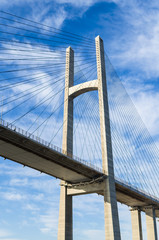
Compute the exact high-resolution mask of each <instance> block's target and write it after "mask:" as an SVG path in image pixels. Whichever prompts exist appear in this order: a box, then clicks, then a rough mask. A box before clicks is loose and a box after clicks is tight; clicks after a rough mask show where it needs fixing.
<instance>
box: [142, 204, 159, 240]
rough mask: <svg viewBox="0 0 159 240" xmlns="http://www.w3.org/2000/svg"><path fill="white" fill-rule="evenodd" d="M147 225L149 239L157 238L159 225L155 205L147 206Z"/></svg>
mask: <svg viewBox="0 0 159 240" xmlns="http://www.w3.org/2000/svg"><path fill="white" fill-rule="evenodd" d="M145 213H146V226H147V240H157V226H156V215H155V209H154V207H153V206H150V207H146V208H145Z"/></svg>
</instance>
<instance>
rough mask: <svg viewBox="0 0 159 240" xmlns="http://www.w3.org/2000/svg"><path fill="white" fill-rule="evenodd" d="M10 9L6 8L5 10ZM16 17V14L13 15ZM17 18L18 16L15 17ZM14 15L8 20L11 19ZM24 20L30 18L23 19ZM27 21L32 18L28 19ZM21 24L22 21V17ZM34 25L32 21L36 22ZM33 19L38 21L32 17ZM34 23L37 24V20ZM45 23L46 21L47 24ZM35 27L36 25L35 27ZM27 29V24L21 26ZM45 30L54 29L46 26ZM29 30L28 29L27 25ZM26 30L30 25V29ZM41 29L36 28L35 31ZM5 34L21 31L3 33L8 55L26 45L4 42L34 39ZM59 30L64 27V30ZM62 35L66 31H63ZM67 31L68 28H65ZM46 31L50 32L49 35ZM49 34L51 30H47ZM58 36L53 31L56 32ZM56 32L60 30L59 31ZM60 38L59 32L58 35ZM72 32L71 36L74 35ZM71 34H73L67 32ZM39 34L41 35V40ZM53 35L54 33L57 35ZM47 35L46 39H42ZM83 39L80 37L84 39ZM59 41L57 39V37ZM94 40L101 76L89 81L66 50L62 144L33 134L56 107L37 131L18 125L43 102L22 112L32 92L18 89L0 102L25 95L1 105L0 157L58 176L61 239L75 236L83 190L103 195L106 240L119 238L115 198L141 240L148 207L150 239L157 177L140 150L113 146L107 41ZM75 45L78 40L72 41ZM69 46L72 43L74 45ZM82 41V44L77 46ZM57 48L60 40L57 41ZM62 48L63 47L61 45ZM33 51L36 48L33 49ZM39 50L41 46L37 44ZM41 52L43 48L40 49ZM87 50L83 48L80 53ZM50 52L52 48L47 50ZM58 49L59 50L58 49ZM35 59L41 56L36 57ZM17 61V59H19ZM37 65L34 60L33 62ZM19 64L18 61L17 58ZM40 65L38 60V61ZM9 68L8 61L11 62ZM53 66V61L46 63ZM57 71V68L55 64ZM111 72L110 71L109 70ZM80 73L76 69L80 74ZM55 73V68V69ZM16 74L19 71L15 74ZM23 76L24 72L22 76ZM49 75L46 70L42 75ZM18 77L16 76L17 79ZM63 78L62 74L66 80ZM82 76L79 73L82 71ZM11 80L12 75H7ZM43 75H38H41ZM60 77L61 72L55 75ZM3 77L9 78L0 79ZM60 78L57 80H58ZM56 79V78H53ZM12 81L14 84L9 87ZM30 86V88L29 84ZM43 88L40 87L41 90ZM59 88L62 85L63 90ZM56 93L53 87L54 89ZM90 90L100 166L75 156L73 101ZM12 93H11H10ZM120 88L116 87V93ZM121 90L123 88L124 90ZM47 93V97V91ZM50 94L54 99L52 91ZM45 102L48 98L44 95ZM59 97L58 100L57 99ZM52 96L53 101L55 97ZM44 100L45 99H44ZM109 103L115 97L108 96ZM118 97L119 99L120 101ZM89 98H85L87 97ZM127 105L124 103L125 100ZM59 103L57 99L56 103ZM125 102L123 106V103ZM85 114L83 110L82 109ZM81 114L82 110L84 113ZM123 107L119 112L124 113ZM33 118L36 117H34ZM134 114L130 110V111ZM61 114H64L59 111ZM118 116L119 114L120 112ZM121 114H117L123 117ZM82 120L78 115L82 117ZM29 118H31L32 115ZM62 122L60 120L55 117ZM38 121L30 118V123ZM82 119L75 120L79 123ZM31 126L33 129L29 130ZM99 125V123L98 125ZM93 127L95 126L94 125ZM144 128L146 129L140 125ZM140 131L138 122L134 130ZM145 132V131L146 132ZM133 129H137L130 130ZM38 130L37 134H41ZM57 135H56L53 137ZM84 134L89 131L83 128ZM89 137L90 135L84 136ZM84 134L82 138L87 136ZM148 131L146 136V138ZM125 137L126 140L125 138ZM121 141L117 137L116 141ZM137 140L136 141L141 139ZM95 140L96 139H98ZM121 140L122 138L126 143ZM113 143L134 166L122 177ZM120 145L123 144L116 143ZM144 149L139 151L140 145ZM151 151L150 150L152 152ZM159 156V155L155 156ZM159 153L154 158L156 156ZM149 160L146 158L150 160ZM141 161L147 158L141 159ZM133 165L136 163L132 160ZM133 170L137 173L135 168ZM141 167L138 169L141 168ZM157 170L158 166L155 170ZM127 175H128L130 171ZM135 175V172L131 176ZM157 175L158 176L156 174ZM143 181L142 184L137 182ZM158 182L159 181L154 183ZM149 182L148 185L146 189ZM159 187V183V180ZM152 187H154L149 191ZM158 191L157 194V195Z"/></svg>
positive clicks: (157, 209) (157, 208) (158, 201)
mask: <svg viewBox="0 0 159 240" xmlns="http://www.w3.org/2000/svg"><path fill="white" fill-rule="evenodd" d="M3 14H6V13H3ZM11 16H12V15H11ZM13 17H15V16H13ZM3 19H5V21H8V18H6V17H3ZM11 20H12V19H10V21H11ZM23 20H25V21H26V19H23ZM14 21H15V22H18V20H17V19H16V20H15V19H14ZM27 21H29V20H27ZM18 23H19V22H18ZM32 24H33V23H32ZM34 24H35V22H34ZM2 25H4V27H5V26H7V27H8V28H9V27H13V26H10V25H8V24H6V23H3V24H2ZM23 25H26V26H30V27H31V26H32V25H31V23H28V22H27V23H26V22H25V23H23ZM34 27H35V25H34ZM43 27H44V26H43ZM14 28H16V29H19V30H21V28H20V27H17V26H16V27H15V26H14ZM36 28H37V27H36ZM23 30H24V29H23ZM45 30H47V31H50V30H49V29H48V28H46V29H45ZM25 31H26V29H25ZM27 31H28V30H27ZM36 31H37V30H36ZM30 32H32V33H35V31H33V30H30ZM1 33H2V35H3V34H4V35H5V34H13V35H14V37H15V36H17V37H18V40H17V42H16V41H15V40H13V39H12V40H11V39H5V38H4V37H3V38H1V48H2V50H7V51H8V52H7V54H9V50H10V51H11V53H10V54H13V55H15V54H17V51H24V47H23V46H22V48H20V49H19V50H17V49H13V48H15V46H14V47H13V46H12V48H10V49H9V48H8V49H7V47H6V46H5V44H6V43H4V42H8V44H10V41H12V43H13V42H15V44H17V43H18V44H19V42H20V41H21V40H22V39H19V37H20V38H21V37H30V38H35V36H32V35H31V36H25V35H22V34H19V33H11V32H9V31H8V32H7V33H6V32H4V30H3V31H1ZM60 34H61V32H60ZM62 34H63V33H62ZM67 34H68V33H67ZM45 35H46V34H45ZM48 36H49V38H50V35H49V34H48ZM53 37H55V36H53ZM56 37H57V35H56ZM58 37H59V36H58ZM71 37H72V36H71ZM69 38H70V35H69ZM69 38H68V36H67V42H66V44H68V42H69V40H70V39H69ZM76 38H77V39H78V40H79V39H80V38H79V36H74V40H75V39H76ZM39 39H40V38H38V40H39ZM53 39H54V38H53ZM43 40H44V39H43ZM80 40H81V39H80ZM47 41H49V40H48V39H47ZM53 41H54V42H56V41H55V40H53ZM95 43H96V46H95V47H96V65H97V78H93V79H92V76H91V75H90V78H91V79H90V80H89V81H83V82H80V83H77V84H75V82H76V81H75V80H74V78H75V71H74V70H75V60H74V50H73V48H71V47H70V46H69V47H67V49H66V62H64V63H63V64H64V65H66V66H65V76H63V78H64V79H65V86H64V88H63V90H64V95H62V97H63V98H64V102H63V108H64V110H63V123H62V126H60V127H59V129H61V128H62V129H63V134H62V135H63V136H62V137H63V141H62V142H63V143H62V147H59V146H56V144H55V145H54V142H53V140H54V137H53V139H52V140H51V141H45V140H43V139H42V138H40V136H36V135H35V134H34V133H35V132H36V130H37V129H39V128H40V127H41V125H43V123H46V124H47V123H48V119H50V117H51V116H52V115H53V113H54V110H51V111H52V112H51V114H50V115H49V117H47V118H46V119H44V121H43V122H42V123H40V124H39V125H37V128H36V129H35V130H33V131H32V132H31V131H30V132H29V130H23V129H22V128H20V127H19V126H18V125H17V124H15V123H16V122H18V121H19V120H21V119H23V118H24V117H25V116H26V115H27V114H30V111H32V110H35V109H37V107H38V106H39V103H36V104H35V105H34V107H32V106H30V109H31V110H27V111H26V112H23V109H20V106H21V105H22V104H25V103H26V102H27V101H28V99H29V100H30V98H31V97H30V95H29V94H28V93H27V94H26V93H25V92H22V93H21V94H19V93H18V94H17V92H16V93H15V92H14V91H13V92H14V94H13V95H12V96H11V99H9V101H8V98H6V101H4V103H2V104H1V108H2V107H3V108H4V107H5V106H6V105H8V104H10V103H12V102H14V101H16V100H19V99H22V102H21V103H19V102H18V103H16V104H15V105H14V106H13V105H11V107H10V108H9V109H6V110H4V112H3V110H2V112H1V121H0V156H2V157H4V158H7V159H10V160H12V161H14V162H17V163H20V164H22V165H24V166H28V167H30V168H33V169H36V170H38V171H40V172H43V173H46V174H48V175H50V176H53V177H56V178H58V179H60V180H61V195H60V210H59V227H58V240H72V239H73V217H72V214H73V208H72V197H73V196H76V195H84V194H92V193H97V194H99V195H102V196H103V197H104V213H105V239H106V240H113V239H114V240H120V239H121V236H120V227H119V218H118V209H117V201H118V202H120V203H123V204H125V205H127V206H129V207H131V216H132V237H133V240H142V239H143V238H142V224H141V211H143V212H145V214H146V222H147V239H148V240H157V227H156V218H157V217H159V198H158V197H159V196H158V195H157V192H156V191H155V186H154V188H152V185H153V182H152V183H151V184H152V185H148V184H149V181H150V182H151V180H152V178H153V174H152V176H151V178H150V179H148V180H147V179H146V178H145V179H144V177H143V176H144V175H143V172H142V171H141V168H140V166H139V165H138V164H139V163H138V162H135V161H137V160H136V159H137V158H138V156H139V155H136V156H135V154H134V156H135V161H134V158H133V159H132V160H131V155H126V158H125V155H124V153H121V149H120V148H121V146H120V147H119V146H118V145H114V146H113V137H112V136H113V134H114V132H113V125H111V119H110V111H111V108H113V107H114V106H112V103H110V104H109V97H108V96H109V88H108V83H107V80H108V79H107V73H106V72H107V64H105V61H106V58H105V52H104V43H103V40H102V39H101V38H100V36H98V37H96V40H95ZM21 44H23V45H24V44H25V42H22V43H21ZM34 44H35V43H34V42H32V46H31V47H33V46H34ZM72 44H74V42H72ZM70 45H71V44H70ZM87 45H88V39H87ZM77 46H78V45H77ZM55 47H57V45H55ZM60 47H61V46H60ZM34 50H35V49H34ZM38 51H39V49H38ZM40 51H41V50H40ZM45 51H46V52H47V51H48V52H49V50H48V49H45ZM82 51H83V50H82V49H80V52H82ZM54 53H55V52H53V54H52V55H50V56H51V57H50V58H51V59H53V60H52V61H53V62H52V63H51V64H54V65H55V68H57V65H56V64H57V58H56V56H57V55H56V56H54ZM49 54H50V52H49ZM56 54H57V53H56ZM18 57H19V56H18ZM36 58H37V57H36ZM40 59H41V60H42V56H41V55H40ZM9 60H12V61H13V60H14V61H18V58H15V59H11V58H10V59H9ZM24 60H25V58H24V57H22V58H21V59H20V61H22V62H24ZM34 60H35V56H34V57H33V58H32V61H34ZM44 60H45V61H46V60H47V61H48V60H49V57H48V58H46V59H44ZM1 61H2V62H5V61H6V58H5V57H3V56H2V57H1ZM27 61H30V60H29V57H27ZM18 64H19V63H18ZM32 64H33V63H32ZM16 65H17V63H16ZM37 65H38V64H37ZM7 67H8V66H7ZM36 67H37V69H39V68H41V67H42V68H43V67H44V66H41V65H39V66H36ZM48 67H49V68H50V65H48ZM1 68H6V65H1ZM30 68H32V67H29V68H28V71H30ZM19 70H20V69H19V68H18V69H12V68H11V70H8V68H6V69H5V70H3V71H1V74H2V76H3V75H4V74H6V73H7V74H8V73H9V74H10V73H13V72H16V71H19ZM22 70H23V71H26V69H25V68H24V69H23V68H22ZM57 70H58V71H59V69H57ZM86 71H87V72H89V70H88V67H86ZM108 71H109V70H108ZM77 73H78V72H76V74H77ZM110 73H111V74H110V78H113V80H114V79H115V78H114V76H113V77H112V71H110ZM51 74H53V73H51ZM61 76H62V73H61V72H60V74H59V78H61ZM16 77H17V76H16ZM20 77H21V76H20ZM44 77H45V78H46V75H45V76H44ZM14 78H15V76H13V79H14ZM63 78H62V79H63ZM80 78H81V76H80ZM8 79H9V80H10V79H11V77H10V76H9V78H7V81H8ZM37 79H38V80H39V76H38V78H37ZM56 79H58V78H57V76H56ZM1 80H3V81H5V79H3V78H2V79H1ZM28 81H30V80H28V79H25V80H23V81H22V80H21V81H19V80H18V81H15V83H14V84H15V86H16V87H18V86H19V85H20V84H22V83H24V82H26V83H28ZM58 83H59V82H58ZM14 84H13V83H10V84H8V83H7V84H4V85H2V86H1V91H2V92H4V94H6V91H8V88H9V89H10V88H13V87H14ZM53 84H54V82H53ZM10 86H11V87H10ZM31 88H32V87H31ZM48 88H49V85H48V83H47V82H45V84H44V85H43V86H42V87H41V86H40V88H39V86H38V88H37V90H36V94H37V93H38V94H41V93H42V91H41V89H42V90H47V89H48ZM113 88H114V89H115V90H116V89H118V90H121V88H119V85H116V82H115V81H114V82H113ZM39 90H40V91H39ZM59 91H60V90H59ZM51 92H52V90H51ZM88 92H97V93H98V105H99V109H98V110H99V113H98V114H99V122H98V124H99V128H100V137H101V142H100V144H101V155H102V156H101V162H102V164H101V166H99V165H95V164H94V163H93V162H92V161H87V160H83V158H79V157H76V156H74V150H73V146H74V124H73V123H74V108H75V104H74V103H75V100H76V98H77V99H79V101H80V98H79V97H80V96H82V95H84V94H87V93H88ZM9 93H10V92H9ZM44 93H45V95H46V94H47V95H49V94H50V93H48V92H44ZM114 93H115V94H116V93H117V92H116V91H115V92H114ZM120 94H121V92H120ZM28 95H29V98H28V99H27V100H24V99H23V98H24V96H28ZM45 95H44V99H45V97H46V96H47V95H46V96H45ZM54 95H55V94H53V95H51V100H52V96H54ZM112 96H113V98H115V96H114V94H112ZM46 99H47V100H46V101H47V102H48V100H49V103H50V98H46ZM57 100H59V99H57ZM52 101H53V100H52ZM44 102H45V100H43V101H42V103H44ZM110 102H111V101H110ZM117 102H118V101H117ZM85 103H86V102H85ZM124 104H125V103H124ZM55 105H56V104H55ZM123 106H124V105H123ZM16 108H19V111H18V114H19V116H17V113H16V114H14V113H12V114H11V115H10V118H12V117H14V115H16V118H14V120H13V121H6V120H4V119H3V116H5V115H6V114H8V113H10V112H12V111H15V109H16ZM45 111H46V107H44V109H43V110H42V111H41V112H40V113H39V112H36V116H35V118H36V119H35V122H36V120H37V119H39V116H41V114H43V113H45ZM83 113H84V112H83ZM83 113H82V114H83ZM121 113H122V112H121V111H120V115H122V114H121ZM31 117H32V116H31ZM130 117H131V118H132V115H130ZM59 118H60V116H59ZM119 118H120V117H119ZM119 118H118V119H119ZM78 120H79V119H78ZM137 120H138V123H140V120H139V119H138V118H137ZM28 121H29V120H28ZM57 121H58V120H57ZM33 124H34V123H31V127H32V126H33ZM21 125H22V126H24V127H25V122H22V123H21ZM77 126H78V124H77V125H76V127H77ZM31 127H29V129H31ZM95 127H96V125H95ZM88 128H89V127H88ZM93 128H94V126H93ZM59 129H57V131H56V134H55V135H57V133H58V132H59ZM133 129H134V122H133ZM142 130H143V129H142ZM135 131H136V125H135V130H134V132H135ZM142 133H143V135H144V134H145V132H142ZM130 134H133V132H132V131H131V133H130ZM37 135H38V134H37ZM55 135H54V136H55ZM85 135H87V133H86V131H85ZM85 137H86V136H85ZM85 137H84V138H85ZM128 137H129V135H128V131H126V134H125V137H124V136H123V138H125V139H126V138H128ZM137 137H138V138H139V134H137ZM137 137H136V138H134V139H135V141H138V140H137V139H138V138H137ZM147 138H148V137H147V135H146V139H147ZM125 139H124V141H125ZM117 142H118V141H117ZM137 143H138V142H137ZM95 144H96V140H95ZM122 144H123V142H122ZM113 147H114V148H115V150H116V151H117V155H120V154H121V156H120V157H117V156H116V159H118V160H119V162H120V163H121V164H122V166H121V167H122V168H124V166H125V165H124V164H125V163H124V164H123V161H124V158H125V159H126V162H128V163H129V164H130V165H128V166H129V168H126V172H125V174H123V175H124V177H123V175H122V174H121V176H120V177H118V176H116V174H115V168H117V169H118V168H120V165H117V166H116V165H114V158H113V155H114V151H115V150H113ZM117 147H119V149H118V148H117ZM142 147H143V146H140V147H139V145H138V146H137V151H141V149H142ZM148 147H149V146H148V144H147V145H146V148H148ZM139 149H140V150H139ZM124 151H125V152H126V151H128V152H129V149H128V148H127V149H126V150H124ZM144 151H145V150H143V149H142V157H143V158H145V159H144V162H145V165H146V166H147V165H148V163H150V164H151V165H152V164H153V163H152V162H151V161H152V158H153V155H151V154H149V155H148V153H147V154H146V153H145V155H143V152H144ZM150 153H151V152H150ZM156 158H158V156H157V157H156ZM156 158H155V159H156ZM147 159H148V160H147ZM142 160H143V159H142ZM132 163H133V164H134V165H133V166H132V165H131V164H132ZM132 170H134V172H132ZM138 171H139V172H138ZM135 172H136V173H139V176H138V175H135V174H136V173H135ZM157 172H158V171H157ZM127 175H128V176H127ZM130 175H131V176H130ZM126 177H128V179H129V177H130V178H131V177H133V181H132V182H131V181H130V182H128V181H126ZM139 177H141V178H142V180H143V185H142V184H141V185H140V179H139ZM146 177H147V178H148V174H147V173H146ZM154 180H155V179H154ZM137 182H139V183H137ZM156 184H157V182H156ZM145 186H146V188H145ZM157 187H158V185H157ZM151 190H152V191H151ZM153 193H154V194H153Z"/></svg>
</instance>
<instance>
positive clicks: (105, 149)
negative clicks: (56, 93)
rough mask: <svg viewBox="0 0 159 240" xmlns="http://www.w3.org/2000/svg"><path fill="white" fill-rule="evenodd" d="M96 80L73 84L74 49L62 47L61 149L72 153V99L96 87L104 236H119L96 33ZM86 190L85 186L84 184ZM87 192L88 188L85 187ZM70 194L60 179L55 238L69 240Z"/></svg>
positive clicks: (101, 57)
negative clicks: (57, 224)
mask: <svg viewBox="0 0 159 240" xmlns="http://www.w3.org/2000/svg"><path fill="white" fill-rule="evenodd" d="M95 41H96V61H97V80H92V81H89V82H85V83H82V84H79V85H76V86H74V83H73V82H74V51H73V50H72V48H71V47H69V48H67V50H66V73H65V101H64V123H63V151H64V152H65V153H67V154H70V155H72V153H73V99H74V98H75V97H77V96H79V95H80V94H82V93H85V92H88V91H94V90H97V91H98V97H99V115H100V129H101V149H102V166H103V172H104V173H105V174H106V175H107V176H108V177H107V178H106V179H104V181H103V184H102V191H103V195H104V217H105V239H106V240H120V239H121V238H120V228H119V218H118V209H117V199H116V189H115V180H114V166H113V155H112V143H111V130H110V119H109V106H108V95H107V83H106V70H105V58H104V45H103V40H102V39H101V38H100V36H98V37H96V39H95ZM88 190H89V186H88ZM88 192H89V191H88ZM72 196H73V194H72V195H70V194H68V188H67V184H65V183H64V182H63V181H62V182H61V194H60V210H59V226H58V240H73V224H72V222H73V221H72V220H73V218H72Z"/></svg>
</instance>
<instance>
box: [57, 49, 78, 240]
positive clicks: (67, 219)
mask: <svg viewBox="0 0 159 240" xmlns="http://www.w3.org/2000/svg"><path fill="white" fill-rule="evenodd" d="M73 83H74V51H73V50H72V48H71V47H68V48H67V49H66V72H65V98H64V119H63V145H62V149H63V152H64V153H65V154H67V155H69V156H72V153H73V99H72V97H69V88H70V87H72V86H73ZM61 185H62V186H61V193H60V210H59V225H58V240H72V239H73V214H72V196H68V195H67V187H66V186H65V182H63V181H61Z"/></svg>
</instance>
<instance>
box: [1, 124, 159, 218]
mask: <svg viewBox="0 0 159 240" xmlns="http://www.w3.org/2000/svg"><path fill="white" fill-rule="evenodd" d="M0 139H1V140H0V156H2V157H4V158H7V159H10V160H12V161H15V162H18V163H20V164H23V165H25V166H28V167H31V168H33V169H36V170H38V171H41V172H44V173H46V174H49V175H51V176H53V177H57V178H59V179H62V180H65V181H67V182H68V183H69V184H77V183H78V184H81V183H82V185H81V186H82V187H78V188H76V191H77V190H78V193H76V194H73V195H79V194H86V193H87V191H88V190H87V191H85V192H81V190H82V188H83V183H86V182H92V180H95V179H101V178H103V177H104V178H105V177H107V176H106V175H104V174H103V173H102V172H100V171H97V170H95V169H93V168H91V167H90V166H86V165H85V164H82V163H81V162H78V161H76V160H73V159H71V158H70V157H68V156H66V155H64V154H62V153H59V152H58V151H55V150H53V149H50V148H49V147H46V146H44V145H42V144H41V143H38V142H36V141H34V140H32V139H29V138H28V137H25V136H23V135H22V134H19V133H17V132H15V131H13V130H10V129H8V128H6V127H4V126H0ZM86 186H87V189H88V185H86ZM90 186H91V184H90ZM98 187H99V186H98ZM79 189H80V190H79ZM82 191H83V190H82ZM91 191H92V193H97V194H101V195H103V191H102V190H101V189H100V188H96V189H93V190H89V193H90V192H91ZM116 192H117V200H118V201H119V202H121V203H123V204H126V205H127V206H130V207H135V206H140V207H142V208H143V209H144V207H145V206H148V205H154V206H155V208H156V215H157V217H159V200H158V199H156V198H155V197H151V196H149V195H148V194H146V193H143V192H142V191H140V190H137V189H136V188H133V187H131V186H129V185H127V184H124V183H122V182H120V181H117V180H116Z"/></svg>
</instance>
